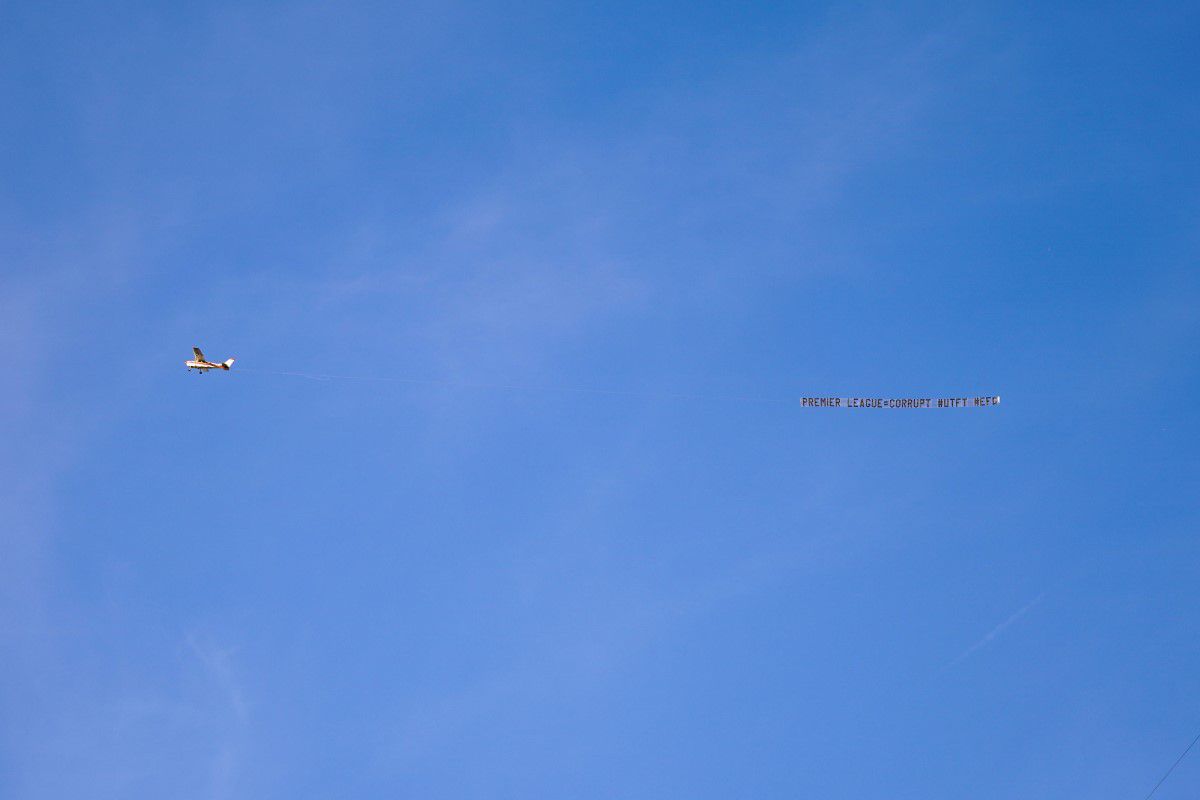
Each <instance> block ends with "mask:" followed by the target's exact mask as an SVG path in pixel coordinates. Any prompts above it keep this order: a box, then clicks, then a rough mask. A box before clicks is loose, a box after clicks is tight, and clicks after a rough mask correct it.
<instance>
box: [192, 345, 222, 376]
mask: <svg viewBox="0 0 1200 800" xmlns="http://www.w3.org/2000/svg"><path fill="white" fill-rule="evenodd" d="M192 352H193V353H195V354H196V358H195V360H194V361H185V362H183V363H185V364H187V368H188V369H189V370H192V369H194V370H196V371H197V372H199V373H200V374H201V375H203V374H204V373H205V372H207V371H208V370H210V369H223V370H228V369H229V368H230V367H232V366H233V359H232V358H230V359H227V360H225V361H223V362H221V363H220V364H214V363H213V362H211V361H205V360H204V353H201V352H200V348H199V347H193V348H192Z"/></svg>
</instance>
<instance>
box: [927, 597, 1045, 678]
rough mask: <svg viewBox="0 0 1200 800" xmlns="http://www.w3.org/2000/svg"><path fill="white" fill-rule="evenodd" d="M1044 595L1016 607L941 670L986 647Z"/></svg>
mask: <svg viewBox="0 0 1200 800" xmlns="http://www.w3.org/2000/svg"><path fill="white" fill-rule="evenodd" d="M1045 596H1046V593H1045V592H1042V593H1041V594H1039V595H1038V596H1037V597H1035V598H1033V599H1032V600H1030V601H1029V602H1028V603H1026V604H1025V605H1023V606H1021V607H1020V608H1019V609H1017V611H1016V612H1015V613H1013V614H1012V616H1010V617H1009V618H1008V619H1006V620H1004V621H1003V622H1001V623H1000V624H999V625H997V626H996V627H994V628H992V629H991V630H990V631H988V632H987V633H986V634H985V635H984V636H983V638H981V639H980V640H979V641H977V642H975V644H973V645H971V646H970V647H968V648H967V649H966V650H963V651H962V652H961V653H959V654H958V655H957V656H956V657H955V658H954V659H953V660H952V661H950V662H949V663H948V664H946V666H944V667H943V668H942V669H943V671H944V670H948V669H951V668H953V667H955V666H957V665H958V664H960V663H962V662H963V661H965V660H966V659H968V658H970V657H971V656H972V655H974V654H975V653H977V652H978V651H980V650H982V649H983V648H985V647H987V646H988V645H989V644H991V643H992V642H993V641H994V640H995V639H996V637H998V636H999V635H1000V634H1002V633H1004V631H1005V630H1006V629H1007V628H1008V627H1009V626H1010V625H1012V624H1013V623H1015V622H1016V621H1017V620H1019V619H1021V618H1022V617H1024V616H1025V615H1026V614H1028V613H1029V612H1030V611H1032V610H1033V609H1034V608H1036V607H1037V605H1038V604H1039V603H1041V602H1042V600H1043V598H1045Z"/></svg>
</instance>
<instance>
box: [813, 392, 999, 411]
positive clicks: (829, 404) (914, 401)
mask: <svg viewBox="0 0 1200 800" xmlns="http://www.w3.org/2000/svg"><path fill="white" fill-rule="evenodd" d="M998 405H1000V398H999V396H996V395H992V396H990V397H802V398H800V407H801V408H987V407H989V406H998Z"/></svg>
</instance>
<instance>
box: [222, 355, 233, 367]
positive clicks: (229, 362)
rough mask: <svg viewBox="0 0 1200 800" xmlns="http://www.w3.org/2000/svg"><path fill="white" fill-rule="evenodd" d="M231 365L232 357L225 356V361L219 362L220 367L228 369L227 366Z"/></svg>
mask: <svg viewBox="0 0 1200 800" xmlns="http://www.w3.org/2000/svg"><path fill="white" fill-rule="evenodd" d="M232 366H233V359H232V358H227V359H225V361H224V362H223V363H222V364H221V367H222V368H223V369H229V368H230V367H232Z"/></svg>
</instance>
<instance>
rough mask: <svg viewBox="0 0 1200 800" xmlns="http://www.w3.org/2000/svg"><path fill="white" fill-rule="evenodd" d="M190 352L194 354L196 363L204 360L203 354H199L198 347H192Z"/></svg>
mask: <svg viewBox="0 0 1200 800" xmlns="http://www.w3.org/2000/svg"><path fill="white" fill-rule="evenodd" d="M192 352H193V353H195V354H196V360H197V361H203V360H204V353H201V352H200V348H199V347H193V348H192Z"/></svg>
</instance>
